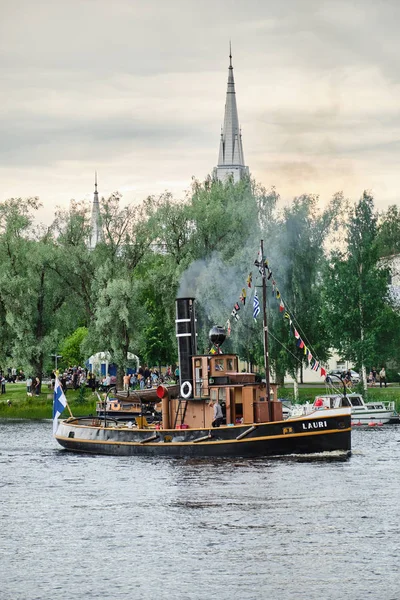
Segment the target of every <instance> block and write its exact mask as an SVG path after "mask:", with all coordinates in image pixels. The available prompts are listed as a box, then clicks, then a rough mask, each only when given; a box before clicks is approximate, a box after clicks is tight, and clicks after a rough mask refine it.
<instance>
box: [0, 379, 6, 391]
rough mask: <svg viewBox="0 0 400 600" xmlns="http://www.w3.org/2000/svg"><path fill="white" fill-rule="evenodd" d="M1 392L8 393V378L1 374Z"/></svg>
mask: <svg viewBox="0 0 400 600" xmlns="http://www.w3.org/2000/svg"><path fill="white" fill-rule="evenodd" d="M1 393H2V394H5V393H6V378H5V377H4V375H2V376H1Z"/></svg>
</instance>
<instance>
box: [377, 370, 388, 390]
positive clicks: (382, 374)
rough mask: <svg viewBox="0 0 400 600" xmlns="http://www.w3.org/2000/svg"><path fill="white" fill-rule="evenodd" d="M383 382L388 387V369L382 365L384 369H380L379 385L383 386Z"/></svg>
mask: <svg viewBox="0 0 400 600" xmlns="http://www.w3.org/2000/svg"><path fill="white" fill-rule="evenodd" d="M382 384H384V385H385V387H387V381H386V370H385V367H384V366H382V369H381V370H380V371H379V387H382Z"/></svg>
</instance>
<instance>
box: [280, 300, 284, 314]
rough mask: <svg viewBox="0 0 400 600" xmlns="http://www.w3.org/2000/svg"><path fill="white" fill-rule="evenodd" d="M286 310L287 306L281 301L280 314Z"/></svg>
mask: <svg viewBox="0 0 400 600" xmlns="http://www.w3.org/2000/svg"><path fill="white" fill-rule="evenodd" d="M284 310H285V305H284V304H283V300H281V301H280V304H279V312H283V311H284Z"/></svg>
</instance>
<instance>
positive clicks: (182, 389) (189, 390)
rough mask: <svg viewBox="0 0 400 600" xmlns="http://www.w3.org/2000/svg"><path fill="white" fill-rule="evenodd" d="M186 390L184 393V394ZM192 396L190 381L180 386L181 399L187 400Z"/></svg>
mask: <svg viewBox="0 0 400 600" xmlns="http://www.w3.org/2000/svg"><path fill="white" fill-rule="evenodd" d="M185 388H186V392H185ZM191 395H192V384H191V383H190V381H184V382H183V383H182V385H181V396H182V398H185V399H186V398H189V397H190V396H191Z"/></svg>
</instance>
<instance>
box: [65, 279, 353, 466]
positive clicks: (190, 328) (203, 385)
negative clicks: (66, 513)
mask: <svg viewBox="0 0 400 600" xmlns="http://www.w3.org/2000/svg"><path fill="white" fill-rule="evenodd" d="M263 289H264V294H263V308H264V347H265V350H266V351H265V367H266V369H265V372H266V382H264V383H263V382H261V383H260V382H258V381H256V375H255V374H254V373H240V372H239V368H238V357H237V356H236V355H234V354H219V353H217V354H214V355H211V354H210V355H199V354H197V343H196V318H195V301H194V298H178V299H177V300H176V336H177V340H178V349H179V367H180V394H179V396H178V397H177V398H170V397H169V395H168V390H167V389H166V388H165V387H164V386H159V387H158V389H157V394H158V398H159V400H160V403H161V414H162V419H161V421H160V422H159V423H152V424H148V423H147V421H146V418H145V417H144V416H139V417H136V419H135V420H134V421H132V422H128V423H127V422H123V423H121V422H118V421H117V420H113V419H111V418H108V417H107V416H106V415H105V416H103V417H102V418H98V417H97V418H94V419H93V417H78V418H75V417H70V418H68V419H66V420H64V421H61V422H60V423H59V426H58V429H57V432H56V434H55V438H56V440H57V441H58V442H59V444H61V446H63V447H64V448H66V449H67V450H71V451H75V452H90V453H97V454H113V455H124V456H125V455H138V456H171V457H184V456H185V457H211V456H219V457H239V456H243V457H257V456H274V455H287V454H310V453H320V452H327V451H328V452H330V451H336V452H337V451H339V452H340V453H343V454H345V455H346V454H347V455H348V454H350V450H351V409H350V407H348V406H347V407H346V406H338V407H336V408H325V409H324V410H318V409H315V410H314V411H312V412H311V413H310V414H307V415H302V416H299V417H293V418H289V419H286V420H283V415H282V403H281V402H280V401H279V400H275V399H273V398H276V397H277V395H276V386H275V385H274V384H271V383H270V381H269V368H268V339H267V334H266V332H267V327H266V310H265V302H266V300H265V276H264V278H263ZM210 334H211V335H210V338H211V341H212V342H213V343H214V344H217V345H218V346H220V345H221V344H222V343H223V341H224V339H225V332H224V330H223V328H219V327H214V328H213V329H212V330H211V332H210ZM217 401H218V403H219V404H220V406H221V407H222V408H223V413H224V414H223V423H222V425H221V426H219V427H213V421H214V410H213V406H214V404H215V403H216V402H217Z"/></svg>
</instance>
